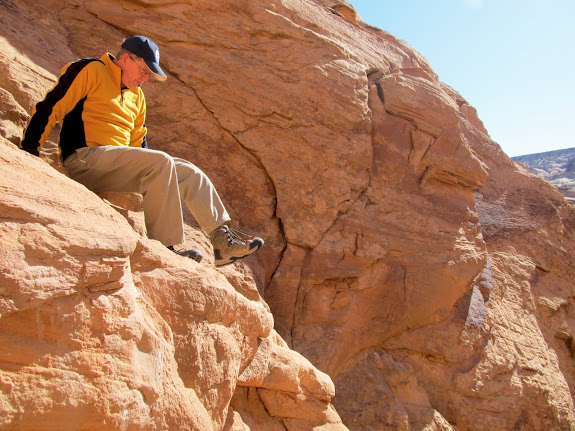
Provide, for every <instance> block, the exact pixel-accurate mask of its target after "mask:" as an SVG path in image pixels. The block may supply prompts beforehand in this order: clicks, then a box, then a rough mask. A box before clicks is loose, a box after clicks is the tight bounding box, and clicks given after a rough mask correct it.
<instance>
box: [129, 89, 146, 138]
mask: <svg viewBox="0 0 575 431" xmlns="http://www.w3.org/2000/svg"><path fill="white" fill-rule="evenodd" d="M139 104H140V106H139V109H140V111H139V113H138V116H137V117H136V120H135V121H134V129H133V130H132V134H131V136H130V147H142V148H148V142H147V140H146V134H147V133H148V129H147V128H146V99H145V97H144V92H143V91H142V90H141V89H140V97H139Z"/></svg>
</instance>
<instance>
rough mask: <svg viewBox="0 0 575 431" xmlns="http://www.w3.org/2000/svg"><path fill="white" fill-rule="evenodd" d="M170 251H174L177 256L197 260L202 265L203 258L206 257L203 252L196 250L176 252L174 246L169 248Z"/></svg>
mask: <svg viewBox="0 0 575 431" xmlns="http://www.w3.org/2000/svg"><path fill="white" fill-rule="evenodd" d="M168 249H169V250H172V251H173V252H174V253H176V254H177V255H180V256H183V257H188V258H190V259H192V260H195V261H196V262H198V263H200V262H201V261H202V258H203V257H204V256H203V255H202V252H201V251H200V250H196V249H195V248H190V249H188V250H176V249H175V248H174V247H173V246H169V247H168Z"/></svg>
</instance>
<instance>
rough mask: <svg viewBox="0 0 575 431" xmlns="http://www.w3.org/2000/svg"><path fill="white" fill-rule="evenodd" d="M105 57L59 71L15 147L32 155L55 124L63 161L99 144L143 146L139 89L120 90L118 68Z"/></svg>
mask: <svg viewBox="0 0 575 431" xmlns="http://www.w3.org/2000/svg"><path fill="white" fill-rule="evenodd" d="M113 60H114V57H113V56H112V55H111V54H104V55H103V56H102V57H101V58H100V60H97V59H94V58H87V59H82V60H78V61H75V62H73V63H70V64H68V65H66V66H65V67H64V68H63V69H62V74H61V75H60V78H59V79H58V82H57V83H56V85H55V86H54V87H53V88H52V89H51V90H50V91H49V92H48V94H46V97H45V98H44V100H42V101H40V102H38V104H37V105H36V107H35V108H34V110H33V111H32V117H31V118H30V122H29V123H28V126H27V128H26V130H25V131H24V137H23V139H22V142H21V147H22V149H24V150H26V151H28V152H29V153H32V154H34V155H36V156H37V155H38V151H39V149H40V147H41V146H42V145H43V144H44V143H45V142H46V138H47V137H48V135H49V134H50V131H51V130H52V128H53V127H54V125H55V124H56V122H60V124H61V126H62V130H61V132H60V150H61V154H62V159H63V160H65V159H66V158H67V157H68V156H69V155H71V154H73V153H74V151H76V150H77V149H78V148H82V147H86V146H88V147H94V146H99V145H117V146H133V147H144V148H146V147H147V143H146V132H147V129H146V125H145V121H146V100H145V98H144V92H143V91H142V89H141V88H139V87H138V88H133V89H122V88H121V69H120V68H119V67H118V66H116V65H115V64H114V62H113Z"/></svg>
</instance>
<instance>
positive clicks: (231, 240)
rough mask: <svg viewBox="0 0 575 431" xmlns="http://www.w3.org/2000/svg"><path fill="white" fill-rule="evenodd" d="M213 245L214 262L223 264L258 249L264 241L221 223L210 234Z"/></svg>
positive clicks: (219, 264)
mask: <svg viewBox="0 0 575 431" xmlns="http://www.w3.org/2000/svg"><path fill="white" fill-rule="evenodd" d="M210 241H211V242H212V245H213V247H214V259H215V261H214V264H215V265H216V266H224V265H228V264H230V263H234V262H235V261H236V260H240V259H243V258H244V257H247V256H249V255H250V254H253V253H255V252H256V251H258V250H259V249H260V248H261V247H262V246H263V245H264V241H263V239H261V238H253V237H251V236H249V235H247V234H245V233H242V232H238V231H237V230H234V229H230V228H229V227H228V226H226V225H223V226H220V227H219V228H217V229H216V230H214V231H213V232H212V233H211V234H210Z"/></svg>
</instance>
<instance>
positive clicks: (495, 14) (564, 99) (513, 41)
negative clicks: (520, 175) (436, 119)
mask: <svg viewBox="0 0 575 431" xmlns="http://www.w3.org/2000/svg"><path fill="white" fill-rule="evenodd" d="M350 3H351V4H352V5H353V6H354V7H355V9H356V10H357V11H358V13H359V14H360V15H361V17H362V19H363V20H364V21H365V22H366V23H368V24H371V25H373V26H376V27H379V28H381V29H383V30H385V31H387V32H389V33H391V34H393V35H394V36H395V37H397V38H399V39H402V40H404V41H406V42H407V43H409V44H410V45H411V46H412V47H413V48H415V50H417V51H418V52H419V53H421V54H422V55H423V56H424V57H425V58H426V59H427V60H428V61H429V63H430V64H431V67H432V68H433V70H434V71H435V72H436V73H437V74H438V75H439V79H440V80H441V81H443V82H445V83H446V84H448V85H449V86H451V87H453V88H454V89H455V90H457V91H458V92H459V93H461V95H462V96H463V97H464V98H465V99H466V100H467V101H468V102H469V103H470V104H471V105H472V106H474V107H475V108H476V109H477V113H478V114H479V118H480V119H481V120H482V121H483V124H484V125H485V127H486V128H487V131H488V132H489V135H490V136H491V138H492V139H493V140H494V141H496V142H497V143H498V144H499V145H500V146H501V147H502V148H503V151H505V152H506V153H507V155H509V156H518V155H523V154H532V153H540V152H545V151H552V150H558V149H563V148H571V147H575V132H574V130H573V126H572V124H575V100H574V99H575V84H574V81H573V77H574V74H575V54H574V50H575V0H350Z"/></svg>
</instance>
